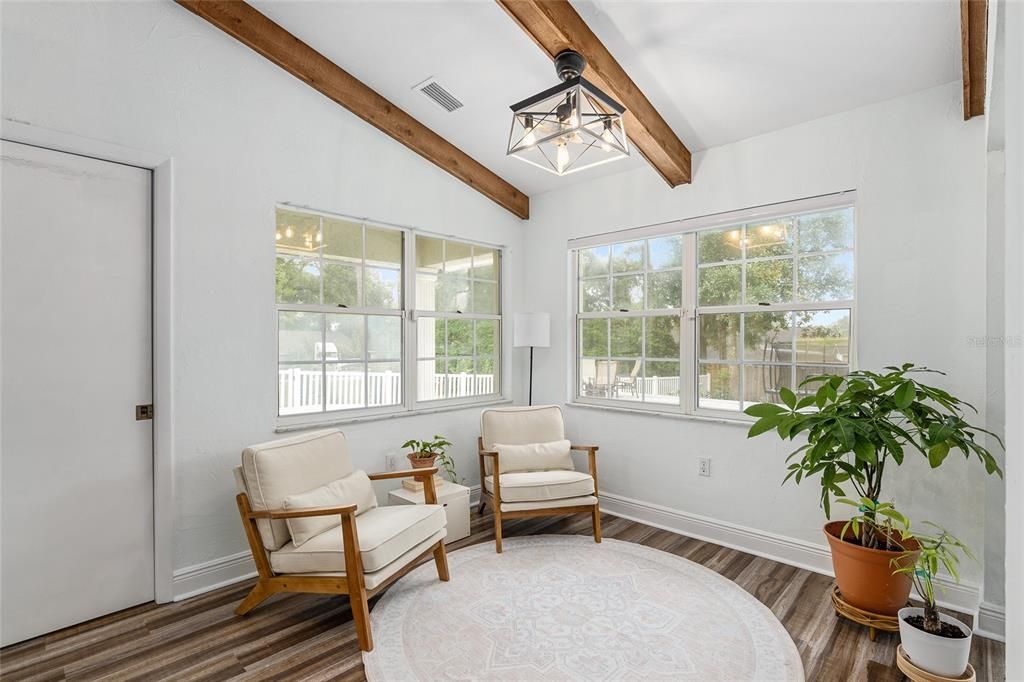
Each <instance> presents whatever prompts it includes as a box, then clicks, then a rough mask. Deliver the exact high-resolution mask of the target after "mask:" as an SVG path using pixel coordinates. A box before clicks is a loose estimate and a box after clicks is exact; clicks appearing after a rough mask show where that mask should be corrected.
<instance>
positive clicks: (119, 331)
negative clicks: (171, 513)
mask: <svg viewBox="0 0 1024 682" xmlns="http://www.w3.org/2000/svg"><path fill="white" fill-rule="evenodd" d="M0 156H2V175H0V183H2V184H0V190H2V207H0V226H2V234H0V252H2V257H0V273H2V285H0V286H2V296H0V305H2V323H0V324H2V326H0V344H2V345H0V372H2V387H0V413H2V420H0V422H2V423H0V447H2V450H0V456H2V462H0V464H2V469H0V475H2V493H3V495H2V503H0V504H2V508H0V513H2V518H0V640H2V643H3V644H10V643H13V642H18V641H21V640H24V639H27V638H30V637H34V636H36V635H39V634H43V633H46V632H50V631H53V630H56V629H58V628H62V627H65V626H68V625H73V624H75V623H80V622H82V621H85V620H88V619H90V618H95V617H97V616H101V615H103V614H106V613H110V612H112V611H116V610H119V609H123V608H126V607H129V606H133V605H135V604H140V603H143V602H147V601H150V600H152V599H153V422H152V421H146V420H143V421H137V420H136V405H145V404H149V403H151V402H152V381H153V380H152V338H151V335H152V332H151V329H152V321H151V318H152V313H151V306H152V295H151V286H152V284H151V275H150V273H151V255H150V249H151V229H150V222H151V211H150V206H151V188H150V183H151V176H150V172H149V171H147V170H142V169H139V168H134V167H130V166H124V165H120V164H115V163H109V162H106V161H98V160H96V159H92V158H87V157H82V156H74V155H71V154H64V153H60V152H55V151H50V150H47V149H40V148H37V147H30V146H26V145H21V144H15V143H11V142H0Z"/></svg>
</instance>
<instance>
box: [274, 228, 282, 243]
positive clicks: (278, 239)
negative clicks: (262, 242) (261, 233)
mask: <svg viewBox="0 0 1024 682" xmlns="http://www.w3.org/2000/svg"><path fill="white" fill-rule="evenodd" d="M274 239H276V240H277V241H281V231H280V230H278V231H277V232H275V233H274Z"/></svg>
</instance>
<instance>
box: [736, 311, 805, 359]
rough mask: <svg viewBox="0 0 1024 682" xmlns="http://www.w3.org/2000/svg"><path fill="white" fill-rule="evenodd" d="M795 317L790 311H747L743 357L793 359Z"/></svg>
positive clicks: (744, 326)
mask: <svg viewBox="0 0 1024 682" xmlns="http://www.w3.org/2000/svg"><path fill="white" fill-rule="evenodd" d="M792 327H793V318H792V316H791V315H790V314H788V313H746V314H745V315H744V316H743V359H744V360H754V361H759V362H792V361H793V329H792Z"/></svg>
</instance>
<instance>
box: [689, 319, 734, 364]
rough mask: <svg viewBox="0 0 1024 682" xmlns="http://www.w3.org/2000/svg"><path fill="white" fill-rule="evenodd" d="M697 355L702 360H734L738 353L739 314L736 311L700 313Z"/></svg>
mask: <svg viewBox="0 0 1024 682" xmlns="http://www.w3.org/2000/svg"><path fill="white" fill-rule="evenodd" d="M699 320H700V322H699V324H700V334H699V335H698V357H699V358H700V359H703V360H736V359H738V358H739V353H740V350H739V349H740V316H739V315H738V314H736V313H723V314H719V315H701V316H700V318H699Z"/></svg>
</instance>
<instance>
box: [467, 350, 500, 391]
mask: <svg viewBox="0 0 1024 682" xmlns="http://www.w3.org/2000/svg"><path fill="white" fill-rule="evenodd" d="M497 367H498V362H497V360H496V359H495V357H494V356H486V357H478V358H476V363H475V370H474V372H475V379H476V384H475V389H474V391H473V393H474V394H475V395H491V394H492V393H497V392H498V372H497Z"/></svg>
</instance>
